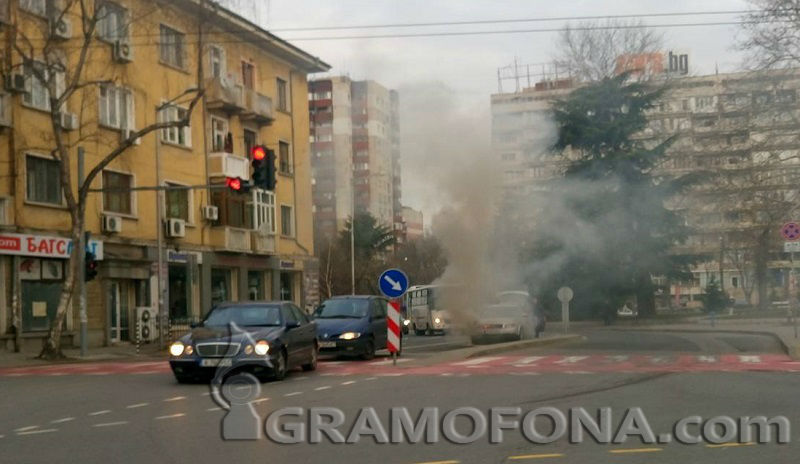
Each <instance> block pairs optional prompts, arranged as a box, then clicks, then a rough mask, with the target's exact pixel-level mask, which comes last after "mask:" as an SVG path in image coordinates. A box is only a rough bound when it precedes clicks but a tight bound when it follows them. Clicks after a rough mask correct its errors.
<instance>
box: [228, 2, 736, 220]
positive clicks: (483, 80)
mask: <svg viewBox="0 0 800 464" xmlns="http://www.w3.org/2000/svg"><path fill="white" fill-rule="evenodd" d="M234 1H239V2H243V3H244V4H248V3H249V4H251V5H252V3H250V2H256V3H258V4H259V6H258V8H259V10H260V11H259V12H258V15H259V17H260V18H261V23H262V24H263V25H265V26H266V27H267V28H268V29H270V30H272V31H274V32H275V33H276V34H277V35H278V36H280V37H283V38H286V39H288V40H290V41H291V42H292V43H294V44H295V45H297V46H299V47H301V48H303V49H305V50H307V51H308V52H310V53H312V54H314V55H318V56H319V57H320V58H321V59H323V60H324V61H326V62H327V63H329V64H330V65H332V66H333V73H334V74H348V75H350V76H351V77H352V78H354V79H365V78H368V79H374V80H376V81H379V82H381V83H382V84H384V85H386V86H388V87H392V88H401V89H402V88H403V87H414V86H417V85H419V84H420V83H427V82H436V81H439V82H441V83H443V84H445V85H446V86H447V87H449V88H450V89H452V90H453V92H454V94H455V95H458V100H459V101H458V104H459V105H461V107H462V108H470V110H471V111H474V112H476V113H483V114H485V116H486V125H487V128H488V126H489V124H490V121H489V119H488V108H489V95H490V94H491V93H494V92H497V68H499V67H502V66H507V65H509V64H511V63H513V62H514V60H515V58H516V59H517V60H518V61H519V62H520V63H541V62H547V61H550V60H551V59H552V56H553V52H554V51H553V44H554V41H555V37H556V33H554V32H544V33H516V34H497V35H475V36H456V37H421V38H385V39H358V40H316V41H314V40H292V39H293V38H308V37H320V36H324V37H329V36H336V35H367V34H382V33H391V32H398V33H410V32H422V31H425V32H438V31H476V30H504V29H553V28H559V27H563V26H564V25H565V24H566V22H565V21H553V22H530V23H511V24H490V25H465V26H442V27H428V28H399V29H359V30H347V31H281V29H288V28H297V27H318V26H337V25H340V26H343V25H347V26H350V25H370V24H397V23H419V22H443V21H472V20H495V19H497V20H502V19H529V18H548V17H575V16H594V15H614V14H647V13H668V12H696V11H737V10H743V9H746V8H747V7H748V3H747V1H745V0H703V1H702V2H698V1H690V0H672V1H670V2H664V1H663V0H602V1H601V0H580V1H579V0H562V1H551V0H548V1H544V0H404V1H390V0H234ZM736 17H737V16H736V15H722V16H694V17H661V18H644V19H643V20H644V22H645V23H647V24H651V25H656V24H675V23H687V22H723V21H731V20H735V19H736ZM660 30H662V31H663V32H664V36H665V42H666V44H667V45H668V47H669V48H670V49H675V50H679V51H682V52H686V53H689V54H690V66H691V72H692V73H693V74H707V73H713V72H714V71H715V69H716V68H717V67H718V69H719V70H720V71H721V72H724V71H733V70H736V69H737V68H739V67H740V66H741V60H742V58H741V57H740V55H739V54H738V53H737V52H736V51H735V50H733V49H732V46H733V43H734V40H735V38H736V32H737V31H736V27H735V26H702V27H682V28H677V27H673V28H664V29H660ZM509 84H510V83H509ZM400 98H401V99H402V98H403V96H402V95H401V97H400ZM414 170H415V167H414V166H413V165H410V163H409V162H408V160H406V162H404V176H407V177H408V176H413V173H414ZM417 190H419V189H417V188H416V187H415V186H414V185H413V184H412V185H408V183H406V188H405V192H404V197H405V198H404V200H405V202H407V203H410V204H411V205H412V206H417V207H423V208H424V209H426V210H429V211H430V209H431V206H430V205H423V204H421V202H422V199H421V198H420V195H418V194H416V193H415V192H416V191H417Z"/></svg>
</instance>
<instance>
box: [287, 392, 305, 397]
mask: <svg viewBox="0 0 800 464" xmlns="http://www.w3.org/2000/svg"><path fill="white" fill-rule="evenodd" d="M302 394H303V392H291V393H287V394H285V395H283V396H287V397H288V396H297V395H302Z"/></svg>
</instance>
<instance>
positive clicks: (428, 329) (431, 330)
mask: <svg viewBox="0 0 800 464" xmlns="http://www.w3.org/2000/svg"><path fill="white" fill-rule="evenodd" d="M425 335H433V329H431V326H426V327H425Z"/></svg>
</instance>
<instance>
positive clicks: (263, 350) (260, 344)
mask: <svg viewBox="0 0 800 464" xmlns="http://www.w3.org/2000/svg"><path fill="white" fill-rule="evenodd" d="M253 351H255V352H256V354H257V355H259V356H264V355H265V354H267V353H269V343H267V341H266V340H259V341H257V342H256V346H255V348H253Z"/></svg>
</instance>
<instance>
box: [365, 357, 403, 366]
mask: <svg viewBox="0 0 800 464" xmlns="http://www.w3.org/2000/svg"><path fill="white" fill-rule="evenodd" d="M409 361H411V360H410V359H408V358H401V359H398V360H397V363H398V364H400V363H404V362H409ZM393 362H394V361H392V360H391V359H388V360H385V361H378V362H372V363H369V365H370V366H386V365H389V364H392V363H393Z"/></svg>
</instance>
